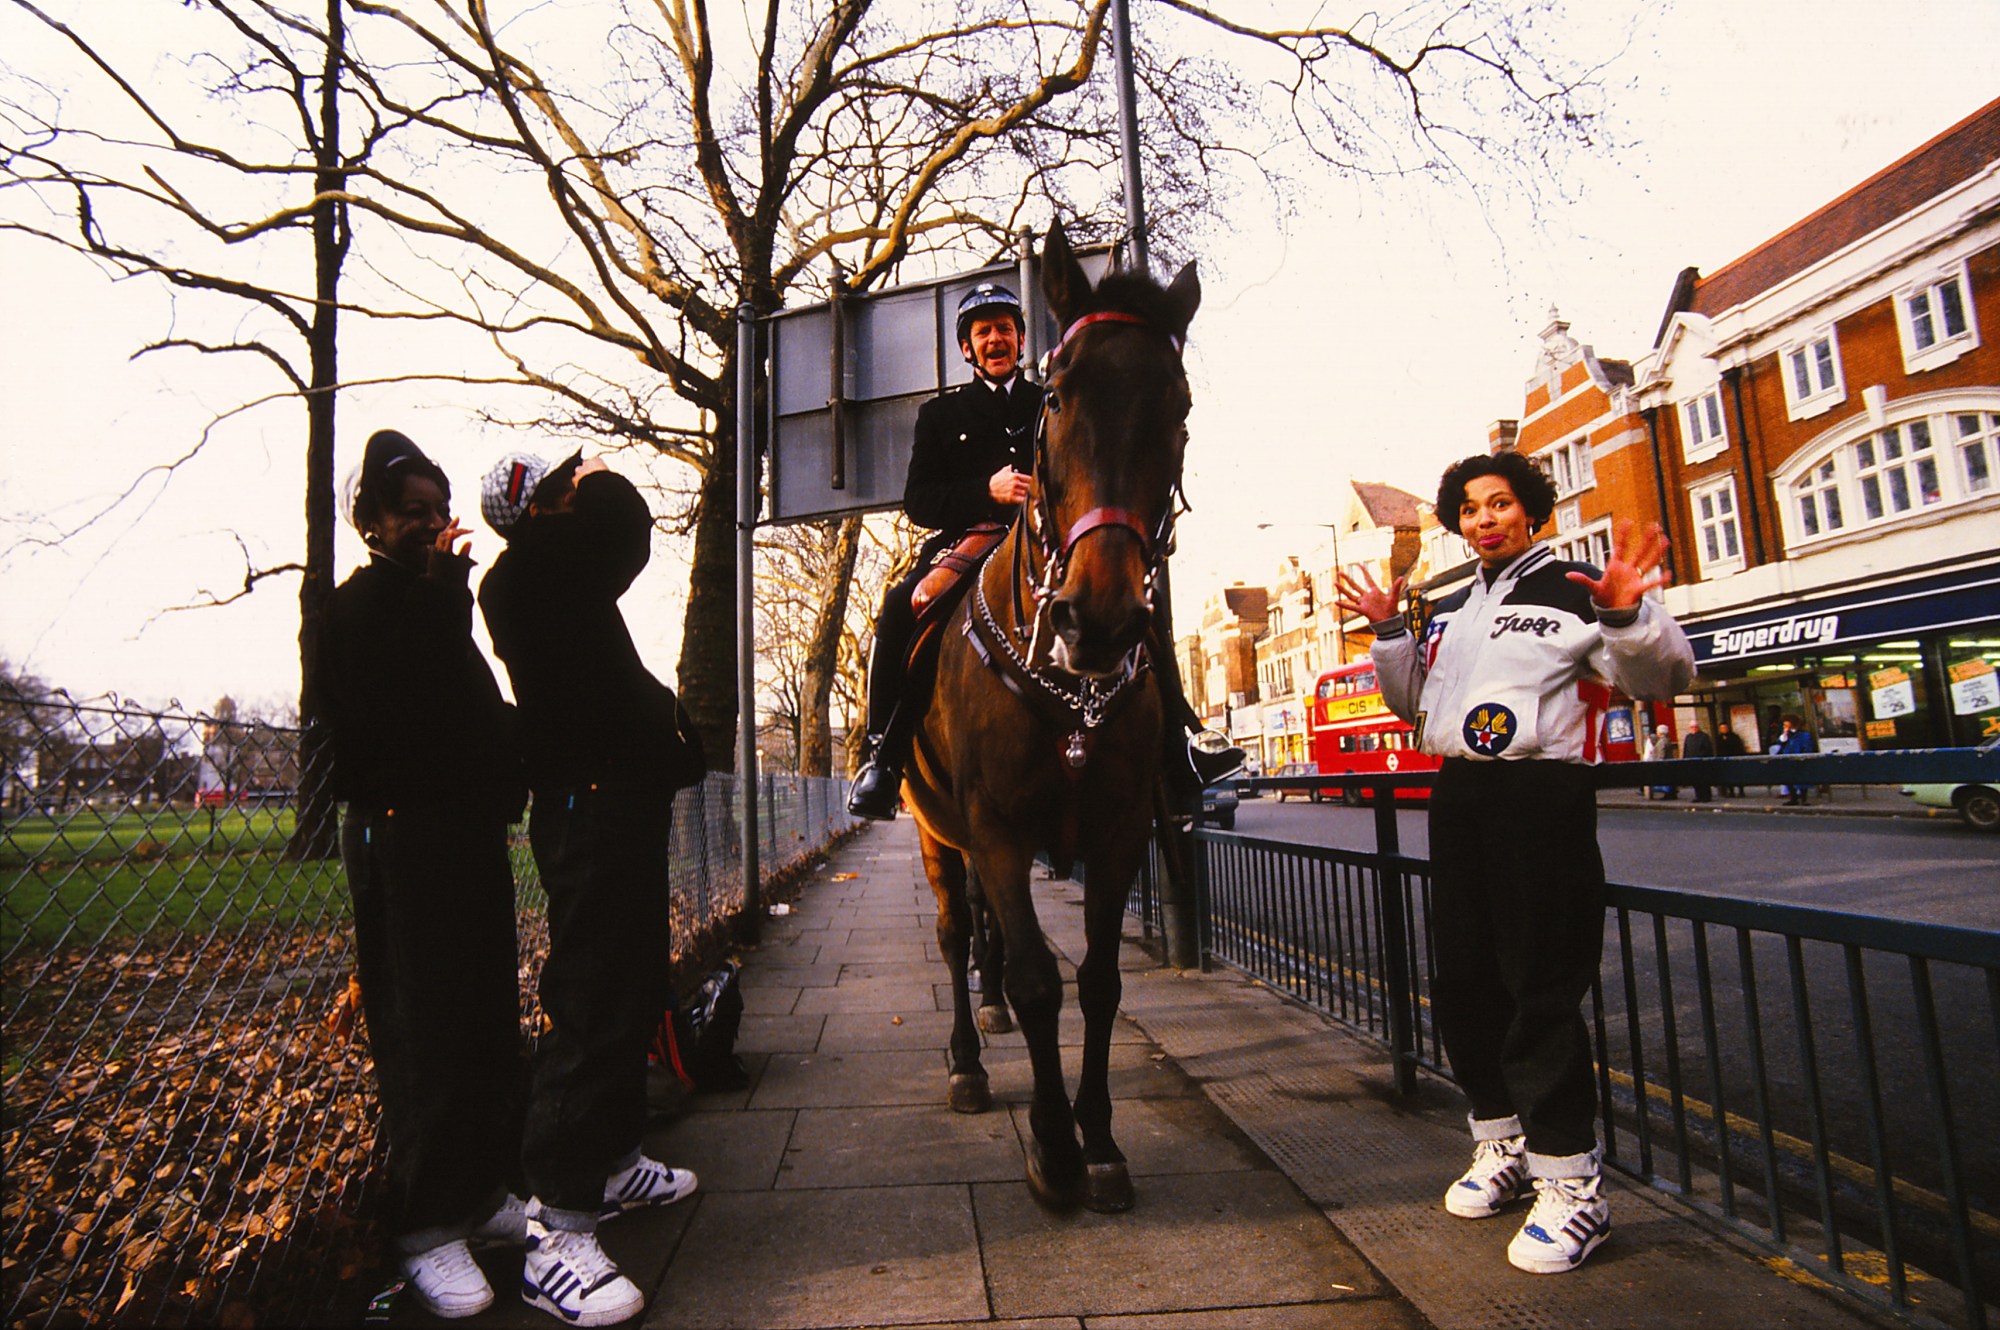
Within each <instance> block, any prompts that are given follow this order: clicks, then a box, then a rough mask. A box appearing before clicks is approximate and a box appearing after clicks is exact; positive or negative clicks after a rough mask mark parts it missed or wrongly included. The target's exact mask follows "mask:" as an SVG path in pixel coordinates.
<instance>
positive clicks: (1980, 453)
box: [1951, 411, 2000, 494]
mask: <svg viewBox="0 0 2000 1330" xmlns="http://www.w3.org/2000/svg"><path fill="white" fill-rule="evenodd" d="M1951 428H1952V432H1953V434H1954V436H1955V438H1954V447H1955V448H1956V449H1957V451H1958V477H1959V479H1960V480H1961V481H1963V482H1964V484H1965V492H1966V493H1967V494H1988V493H1991V492H1992V490H1993V475H1994V472H1995V471H1996V470H2000V415H1996V414H1994V413H1992V412H1987V413H1985V414H1981V413H1980V412H1977V411H1961V412H1959V413H1958V414H1957V415H1955V416H1953V417H1952V418H1951Z"/></svg>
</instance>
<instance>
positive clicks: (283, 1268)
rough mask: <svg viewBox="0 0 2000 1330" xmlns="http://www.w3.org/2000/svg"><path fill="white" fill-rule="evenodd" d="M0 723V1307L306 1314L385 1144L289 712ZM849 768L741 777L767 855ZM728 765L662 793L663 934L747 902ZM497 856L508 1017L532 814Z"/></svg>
mask: <svg viewBox="0 0 2000 1330" xmlns="http://www.w3.org/2000/svg"><path fill="white" fill-rule="evenodd" d="M0 744H4V747H5V766H4V769H3V770H0V777H4V778H3V779H0V1037H4V1065H0V1091H4V1095H3V1096H0V1175H4V1177H5V1179H6V1183H5V1195H4V1202H0V1261H4V1270H5V1278H4V1281H0V1304H4V1307H5V1313H6V1323H7V1324H8V1325H9V1326H41V1325H51V1324H57V1323H68V1322H77V1323H90V1324H95V1323H100V1322H110V1323H123V1324H133V1325H156V1324H170V1323H177V1324H195V1323H200V1324H209V1323H214V1322H216V1321H218V1320H228V1319H230V1309H231V1307H232V1306H235V1307H236V1308H237V1309H238V1310H239V1311H241V1312H242V1313H244V1314H246V1315H248V1316H249V1317H251V1318H253V1319H255V1320H258V1321H260V1322H262V1323H264V1324H290V1323H292V1322H294V1321H297V1320H299V1319H301V1318H302V1317H303V1316H304V1315H305V1314H306V1313H307V1312H309V1311H311V1310H312V1309H315V1308H319V1307H322V1306H324V1305H325V1304H326V1299H327V1294H328V1292H329V1290H330V1289H331V1287H332V1285H333V1284H334V1283H335V1282H336V1281H338V1280H340V1279H342V1278H345V1277H349V1276H351V1275H353V1274H354V1273H356V1272H357V1271H359V1270H361V1269H365V1268H366V1267H367V1266H368V1265H369V1264H370V1262H371V1261H372V1260H373V1258H374V1256H375V1247H376V1245H377V1244H376V1243H375V1241H374V1239H373V1236H372V1233H371V1231H370V1228H369V1220H368V1216H369V1215H370V1214H371V1213H372V1205H371V1204H370V1194H369V1177H370V1174H371V1173H372V1172H373V1171H374V1169H375V1166H376V1165H377V1164H378V1163H379V1146H378V1142H377V1139H376V1135H375V1130H374V1125H375V1109H374V1102H373V1099H374V1088H373V1076H372V1068H371V1065H370V1062H369V1059H368V1053H367V1047H366V1041H365V1039H358V1038H351V1037H349V1034H348V1027H349V1023H350V1021H351V1020H352V1017H353V1013H352V1012H351V1011H350V1010H349V1009H348V995H349V976H350V974H351V972H352V970H353V955H352V933H351V929H350V926H349V921H350V907H349V898H348V894H347V888H346V883H345V879H344V875H343V873H342V871H341V867H340V863H339V861H338V859H337V858H332V857H327V855H328V853H329V852H330V845H329V844H328V839H327V838H326V837H324V836H320V837H312V836H310V835H309V834H308V832H307V830H306V829H305V828H302V827H301V821H302V820H305V821H308V822H309V821H310V819H311V817H312V811H311V809H310V807H309V804H310V802H311V801H310V800H305V799H302V798H301V797H300V795H301V793H310V791H302V790H301V786H302V785H303V784H305V783H306V782H305V778H304V776H303V772H304V770H305V768H306V767H307V766H308V765H309V764H308V763H306V762H305V761H304V760H303V759H302V756H301V738H300V735H299V733H298V732H297V731H296V730H294V729H291V728H289V727H286V726H283V725H274V724H269V723H265V722H260V721H244V720H237V719H233V718H218V717H215V716H202V715H193V714H183V713H178V712H156V711H146V710H140V709H135V708H132V707H129V706H121V705H118V704H117V703H116V702H115V701H112V702H105V703H95V702H92V703H79V702H75V701H72V700H70V699H69V698H67V697H64V696H62V695H55V696H53V697H40V698H34V699H29V698H23V697H20V696H18V695H12V694H10V695H8V696H5V697H0ZM845 788H846V787H845V783H844V782H837V781H815V780H807V779H805V778H797V777H786V776H765V777H763V778H761V780H760V781H759V782H758V783H757V785H756V787H755V792H756V797H757V798H758V800H759V804H760V807H759V814H760V816H759V819H758V825H759V840H760V848H761V849H762V851H763V853H762V855H761V856H760V863H761V865H762V869H761V872H760V876H761V877H763V878H765V879H766V880H767V881H768V880H769V879H771V878H772V877H775V876H778V875H780V874H783V873H786V872H788V871H791V870H793V869H794V868H795V867H796V866H797V865H799V864H800V863H801V862H802V861H805V860H808V859H810V857H811V856H813V855H815V854H816V853H817V852H819V851H820V850H822V849H824V848H825V847H826V846H827V845H828V844H829V843H830V842H831V841H833V840H834V839H836V838H837V837H839V836H840V835H841V834H843V833H844V832H846V831H847V830H849V829H851V827H852V826H853V823H852V822H851V821H850V819H849V818H848V817H847V815H846V808H845V802H844V795H845ZM742 789H743V787H742V784H741V782H739V781H738V780H737V779H736V778H735V777H733V776H725V775H711V776H709V777H708V778H707V779H706V780H705V781H703V782H702V783H701V784H700V785H699V786H696V787H694V788H693V789H690V790H686V791H683V792H682V793H681V794H680V795H679V796H678V797H677V798H676V799H675V800H674V809H673V817H674V834H673V841H672V844H673V849H674V858H673V867H672V871H671V882H670V889H671V891H672V893H673V897H674V951H675V957H676V958H679V957H681V956H690V957H697V956H700V955H701V954H702V953H704V952H705V951H708V950H712V949H713V948H714V947H716V946H717V945H719V941H718V940H719V939H721V940H726V938H727V936H728V935H729V934H730V932H731V931H732V928H733V926H734V923H735V922H736V917H737V915H738V913H739V911H740V910H741V908H742V903H743V896H744V893H743V882H742V857H741V855H740V852H739V851H740V835H741V833H740V830H739V827H740V816H741V807H740V802H739V801H740V799H741V798H742ZM513 859H514V868H515V882H516V889H517V907H518V912H519V919H520V942H519V955H520V965H521V975H522V992H523V1010H522V1019H523V1029H524V1032H526V1031H531V1030H533V1029H536V1028H538V1017H539V1013H538V1012H537V1010H536V1008H535V998H534V992H535V982H534V979H535V975H536V973H537V971H538V969H539V965H540V959H541V957H542V955H543V954H544V953H545V951H546V947H547V931H546V922H545V920H546V916H545V912H544V909H543V905H544V901H543V898H542V894H541V890H540V885H539V880H538V878H537V876H536V873H535V867H534V860H533V857H532V856H531V855H530V854H529V852H528V847H527V836H526V832H525V828H517V829H516V832H515V835H514V838H513ZM662 959H663V960H664V959H666V958H662Z"/></svg>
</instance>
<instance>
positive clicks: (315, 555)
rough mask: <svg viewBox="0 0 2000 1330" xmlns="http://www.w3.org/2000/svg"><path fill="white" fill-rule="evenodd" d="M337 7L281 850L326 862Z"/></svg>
mask: <svg viewBox="0 0 2000 1330" xmlns="http://www.w3.org/2000/svg"><path fill="white" fill-rule="evenodd" d="M342 3H343V0H327V6H326V63H325V65H324V67H323V72H322V74H321V82H320V106H319V141H318V142H317V143H316V144H315V145H314V152H315V160H316V164H317V167H318V169H317V171H316V173H315V174H314V177H313V186H314V189H315V190H316V191H317V192H318V193H319V194H320V195H321V196H322V202H321V203H320V204H319V205H318V206H317V207H315V208H314V209H313V223H312V237H313V276H314V287H313V297H314V303H313V317H312V331H311V333H310V335H309V337H308V354H309V356H310V358H311V362H312V390H311V392H309V393H308V394H307V395H306V559H305V563H306V570H305V576H304V578H303V579H302V580H301V581H300V584H299V727H300V740H299V762H300V768H299V788H298V794H297V799H298V821H297V825H296V827H295V829H294V831H293V834H292V841H291V844H290V846H289V847H288V850H287V852H288V853H289V855H290V856H291V857H292V858H294V859H327V858H331V857H333V855H334V854H335V853H336V852H337V850H338V828H337V826H336V821H337V818H336V809H335V806H334V799H333V781H332V767H333V751H332V745H331V744H330V743H329V741H328V737H327V730H326V719H325V702H324V700H323V696H322V684H321V681H320V677H319V673H320V671H319V662H320V638H321V634H322V632H323V631H324V628H325V623H326V606H327V601H328V599H329V598H330V597H331V596H332V594H333V524H334V502H333V484H334V481H333V448H334V404H335V398H336V392H337V385H338V384H339V383H340V311H339V305H338V298H339V292H340V269H341V264H342V262H343V261H344V260H345V258H346V256H347V235H346V218H345V217H344V216H343V214H342V211H341V208H340V206H339V205H338V204H336V203H334V202H333V201H332V200H331V199H328V198H325V196H326V195H330V194H333V193H337V192H339V191H341V190H343V189H345V188H346V184H347V178H346V173H345V172H344V171H343V170H342V169H341V165H342V164H341V157H340V78H341V60H342V54H343V50H344V48H345V45H346V33H345V29H344V28H343V26H342V25H343V16H342V12H341V6H342Z"/></svg>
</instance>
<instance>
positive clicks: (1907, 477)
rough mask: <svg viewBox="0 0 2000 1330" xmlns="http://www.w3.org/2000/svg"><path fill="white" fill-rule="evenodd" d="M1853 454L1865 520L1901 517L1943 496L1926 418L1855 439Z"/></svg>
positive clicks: (1892, 426) (1862, 514) (1855, 475)
mask: <svg viewBox="0 0 2000 1330" xmlns="http://www.w3.org/2000/svg"><path fill="white" fill-rule="evenodd" d="M1853 455H1854V482H1855V486H1856V489H1857V490H1858V491H1859V493H1860V495H1861V516H1862V519H1863V520H1864V521H1869V522H1873V521H1878V520H1879V519H1881V518H1883V517H1889V516H1901V515H1902V514H1904V513H1907V512H1911V511H1913V510H1915V509H1917V508H1927V507H1929V506H1930V505H1931V504H1934V503H1936V502H1938V500H1940V499H1942V498H1943V497H1944V490H1943V488H1942V486H1941V485H1940V483H1939V479H1938V459H1937V451H1936V450H1935V449H1934V448H1932V447H1931V424H1930V422H1929V421H1928V420H1912V421H1911V422H1909V423H1908V424H1907V425H1891V426H1889V428H1887V429H1885V430H1882V431H1881V432H1879V433H1877V434H1872V435H1870V436H1868V437H1867V438H1865V439H1860V440H1857V441H1856V442H1855V444H1854V445H1853Z"/></svg>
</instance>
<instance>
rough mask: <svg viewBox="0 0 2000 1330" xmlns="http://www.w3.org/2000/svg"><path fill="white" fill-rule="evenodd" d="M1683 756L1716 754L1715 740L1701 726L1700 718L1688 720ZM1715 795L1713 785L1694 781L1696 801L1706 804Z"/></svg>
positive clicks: (1682, 747)
mask: <svg viewBox="0 0 2000 1330" xmlns="http://www.w3.org/2000/svg"><path fill="white" fill-rule="evenodd" d="M1681 756H1682V757H1686V758H1696V757H1714V756H1715V740H1713V739H1711V738H1709V736H1708V731H1707V730H1704V729H1703V728H1702V727H1701V721H1700V720H1698V719H1697V720H1693V721H1690V722H1688V732H1687V736H1686V737H1685V738H1683V739H1682V740H1681ZM1714 797H1715V790H1714V788H1713V787H1712V786H1709V785H1705V784H1703V783H1702V782H1701V781H1699V780H1697V781H1695V782H1694V801H1695V802H1696V803H1698V804H1705V803H1708V802H1709V801H1710V800H1712V799H1713V798H1714Z"/></svg>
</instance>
